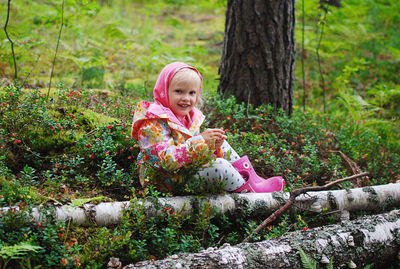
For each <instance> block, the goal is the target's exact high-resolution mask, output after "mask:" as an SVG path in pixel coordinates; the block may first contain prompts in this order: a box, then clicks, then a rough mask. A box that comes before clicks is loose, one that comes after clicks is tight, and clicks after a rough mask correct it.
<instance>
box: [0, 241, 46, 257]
mask: <svg viewBox="0 0 400 269" xmlns="http://www.w3.org/2000/svg"><path fill="white" fill-rule="evenodd" d="M40 249H42V247H40V246H34V245H31V244H30V243H28V242H21V243H19V244H16V245H13V246H2V247H1V249H0V257H1V258H3V259H11V260H13V259H21V258H22V257H23V256H25V255H26V254H28V252H38V250H40Z"/></svg>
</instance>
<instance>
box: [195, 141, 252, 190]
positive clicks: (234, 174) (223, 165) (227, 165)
mask: <svg viewBox="0 0 400 269" xmlns="http://www.w3.org/2000/svg"><path fill="white" fill-rule="evenodd" d="M221 149H222V152H223V153H224V157H223V158H217V159H216V160H215V161H213V162H212V163H210V164H207V165H206V166H205V167H204V168H202V169H201V170H199V172H197V174H196V177H200V178H203V179H205V180H209V181H214V180H219V181H225V186H224V189H225V190H226V191H234V190H237V189H238V188H240V187H241V186H242V185H243V184H244V183H246V180H244V179H243V177H242V176H241V175H240V174H239V172H238V171H237V170H236V169H235V168H234V167H233V166H232V163H234V162H235V161H237V160H239V159H240V156H239V155H238V154H237V153H236V151H235V150H234V149H233V148H232V147H231V145H229V143H228V142H227V141H226V140H225V141H224V143H223V144H222V146H221ZM228 152H229V153H228ZM228 156H229V158H228Z"/></svg>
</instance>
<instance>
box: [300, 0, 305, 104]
mask: <svg viewBox="0 0 400 269" xmlns="http://www.w3.org/2000/svg"><path fill="white" fill-rule="evenodd" d="M301 4H302V11H303V15H302V21H301V23H302V36H301V72H302V75H303V111H306V73H305V70H304V68H305V67H304V57H305V55H304V54H305V50H304V28H305V23H304V16H305V15H304V0H302V1H301Z"/></svg>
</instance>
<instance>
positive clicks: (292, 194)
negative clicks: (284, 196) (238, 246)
mask: <svg viewBox="0 0 400 269" xmlns="http://www.w3.org/2000/svg"><path fill="white" fill-rule="evenodd" d="M368 174H369V173H368V172H364V173H361V174H357V175H352V176H350V177H345V178H342V179H338V180H336V181H333V182H330V183H328V184H325V185H323V186H312V187H305V188H300V189H296V190H293V191H291V192H290V196H289V200H288V201H287V202H286V204H284V205H283V206H282V207H281V208H279V209H278V210H276V211H275V212H274V213H272V214H271V215H270V216H269V217H268V218H266V219H265V220H264V221H263V222H262V223H261V224H260V225H258V227H257V228H256V229H255V230H254V231H252V232H251V233H250V234H249V236H247V237H246V238H245V239H244V240H243V241H242V243H245V242H248V241H249V240H250V238H251V236H252V235H253V234H256V233H258V232H259V231H260V230H261V229H263V228H264V227H265V226H267V225H268V224H269V223H270V222H272V221H274V220H276V219H277V218H279V217H280V216H281V215H282V214H283V213H284V212H285V211H286V210H287V209H288V208H289V207H290V206H291V205H292V204H293V203H294V200H295V199H296V197H297V196H299V195H300V194H303V193H306V192H309V191H322V190H326V189H328V188H330V187H332V186H334V185H337V184H339V183H342V182H344V181H348V180H352V179H355V178H359V177H363V176H366V175H368Z"/></svg>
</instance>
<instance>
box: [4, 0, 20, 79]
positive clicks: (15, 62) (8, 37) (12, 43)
mask: <svg viewBox="0 0 400 269" xmlns="http://www.w3.org/2000/svg"><path fill="white" fill-rule="evenodd" d="M10 10H11V0H8V5H7V19H6V23H5V24H4V32H5V33H6V36H7V39H8V40H9V41H10V43H11V52H12V55H13V59H14V80H16V79H17V78H18V68H17V60H16V59H15V52H14V42H13V41H12V40H11V38H10V36H9V35H8V32H7V25H8V20H9V18H10Z"/></svg>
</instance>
